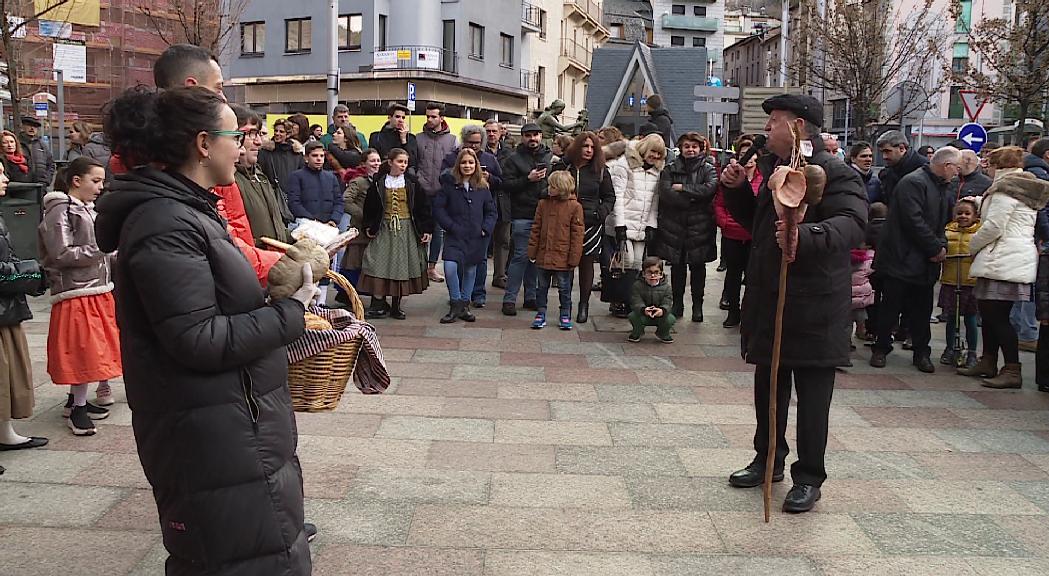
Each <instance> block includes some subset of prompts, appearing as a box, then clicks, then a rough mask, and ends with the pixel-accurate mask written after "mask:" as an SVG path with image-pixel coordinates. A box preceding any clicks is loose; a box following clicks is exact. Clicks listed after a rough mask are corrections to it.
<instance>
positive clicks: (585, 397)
mask: <svg viewBox="0 0 1049 576" xmlns="http://www.w3.org/2000/svg"><path fill="white" fill-rule="evenodd" d="M498 395H499V398H505V399H507V400H564V401H567V402H593V401H595V400H597V399H598V393H597V390H596V389H594V386H593V385H592V384H564V383H556V384H551V383H546V382H533V383H527V382H526V383H520V384H517V383H501V384H499V392H498Z"/></svg>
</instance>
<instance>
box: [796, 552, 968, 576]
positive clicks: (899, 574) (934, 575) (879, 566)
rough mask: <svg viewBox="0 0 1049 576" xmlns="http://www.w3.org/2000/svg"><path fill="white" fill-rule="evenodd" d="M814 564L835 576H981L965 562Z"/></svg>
mask: <svg viewBox="0 0 1049 576" xmlns="http://www.w3.org/2000/svg"><path fill="white" fill-rule="evenodd" d="M814 562H815V563H816V565H817V566H818V567H819V569H820V570H821V571H822V573H823V574H833V575H834V576H870V575H871V574H892V575H893V576H979V572H978V571H976V569H975V568H973V567H972V566H971V565H969V564H968V563H967V562H966V561H965V560H964V559H962V558H936V557H927V556H925V557H917V558H915V557H896V556H888V557H887V556H827V557H822V558H815V559H814Z"/></svg>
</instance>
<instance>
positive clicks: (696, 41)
mask: <svg viewBox="0 0 1049 576" xmlns="http://www.w3.org/2000/svg"><path fill="white" fill-rule="evenodd" d="M706 45H707V39H706V38H700V37H698V36H697V37H695V38H693V39H692V47H693V48H702V47H704V46H706Z"/></svg>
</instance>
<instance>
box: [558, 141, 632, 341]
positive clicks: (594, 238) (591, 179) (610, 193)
mask: <svg viewBox="0 0 1049 576" xmlns="http://www.w3.org/2000/svg"><path fill="white" fill-rule="evenodd" d="M557 170H566V171H567V172H569V173H570V174H572V177H573V178H575V181H576V198H577V199H578V200H579V203H580V204H582V205H583V221H584V222H583V225H584V226H585V227H586V229H585V231H584V232H583V258H582V259H581V260H580V261H579V308H578V309H577V312H576V318H575V321H576V322H577V323H579V324H584V323H586V321H587V318H588V317H589V314H590V290H591V289H592V288H593V287H594V264H595V263H596V262H599V261H600V259H601V240H602V236H603V232H604V228H605V217H607V216H608V215H609V214H611V213H612V205H613V204H615V202H616V191H615V188H613V187H612V177H611V176H610V175H609V174H608V168H605V154H604V152H602V150H601V141H600V139H598V137H597V134H595V133H593V132H583V133H582V134H580V135H579V136H576V138H575V140H574V141H573V142H572V145H571V146H569V147H568V149H567V150H565V153H564V155H563V156H562V158H561V160H559V161H558V162H557V163H556V164H554V168H553V171H557Z"/></svg>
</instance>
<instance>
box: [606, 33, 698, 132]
mask: <svg viewBox="0 0 1049 576" xmlns="http://www.w3.org/2000/svg"><path fill="white" fill-rule="evenodd" d="M706 60H707V50H706V49H705V48H653V47H650V46H648V45H646V44H644V43H641V42H636V43H635V44H634V45H633V46H622V45H606V46H603V47H601V48H598V49H597V50H594V56H593V62H592V64H591V72H590V85H589V87H588V88H587V98H586V108H587V111H588V112H589V115H590V122H591V124H592V125H593V126H598V125H600V126H608V125H611V124H612V123H613V122H612V120H613V119H614V118H615V115H616V113H617V112H618V111H619V104H620V103H621V102H622V101H623V98H624V97H626V96H628V94H627V90H629V87H630V83H631V81H632V80H633V78H634V74H635V72H637V73H639V74H640V75H641V76H642V77H643V78H644V80H645V82H646V84H648V86H649V87H650V88H651V89H652V92H654V93H656V94H659V95H660V96H662V97H663V105H664V106H665V107H666V108H667V110H669V111H670V115H671V117H673V118H674V130H675V132H677V133H678V134H682V133H684V132H687V131H689V130H696V131H699V132H701V133H705V132H706V131H707V120H706V114H701V113H699V112H694V111H693V110H692V103H693V102H694V101H695V100H696V97H695V96H693V87H694V86H696V85H697V84H706V81H707V73H706V72H707V65H706ZM647 114H648V112H647V111H645V112H644V113H643V115H644V116H647Z"/></svg>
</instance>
